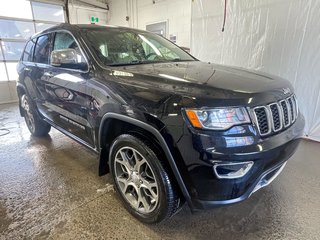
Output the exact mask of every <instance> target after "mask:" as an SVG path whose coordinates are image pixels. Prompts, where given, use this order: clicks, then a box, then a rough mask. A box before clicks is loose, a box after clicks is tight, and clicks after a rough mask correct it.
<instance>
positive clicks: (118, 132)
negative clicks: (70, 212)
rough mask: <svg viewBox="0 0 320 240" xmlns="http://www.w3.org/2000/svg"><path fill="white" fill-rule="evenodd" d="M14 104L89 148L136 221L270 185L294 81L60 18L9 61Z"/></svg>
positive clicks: (287, 134) (285, 153)
mask: <svg viewBox="0 0 320 240" xmlns="http://www.w3.org/2000/svg"><path fill="white" fill-rule="evenodd" d="M18 72H19V81H18V83H17V91H18V95H19V100H20V112H21V115H22V116H23V117H24V118H25V120H26V124H27V126H28V128H29V130H30V132H31V134H32V135H34V136H45V135H47V134H48V132H49V131H50V128H51V127H54V128H56V129H58V130H59V131H61V132H62V133H64V134H66V135H67V136H69V137H71V138H73V139H74V140H76V141H78V142H80V143H81V144H83V145H85V146H86V147H88V148H89V149H91V150H93V151H94V152H95V153H97V154H98V156H99V174H100V175H104V174H106V173H108V172H111V175H112V177H113V181H114V184H115V189H116V191H117V192H118V193H119V196H120V199H121V200H122V202H123V205H124V207H126V209H127V210H128V211H129V212H130V213H131V214H132V215H133V216H135V217H136V218H138V219H139V220H140V221H142V222H146V223H156V222H160V221H162V220H164V219H166V218H168V217H170V216H172V215H173V214H174V213H175V212H176V211H177V209H178V208H179V207H180V206H182V204H183V203H184V202H187V204H188V205H189V207H190V208H191V209H192V210H197V209H204V208H207V207H214V206H221V205H225V204H231V203H236V202H240V201H242V200H244V199H246V198H248V197H249V196H250V195H251V194H252V193H254V192H255V191H257V190H258V189H260V188H261V187H264V186H266V185H268V184H269V183H270V182H271V181H272V180H273V179H274V178H275V177H276V176H277V175H278V174H279V173H280V172H281V170H282V169H283V168H284V166H285V164H286V161H287V160H288V159H289V158H290V156H291V155H292V154H293V153H294V152H295V150H296V148H297V146H298V143H299V139H300V137H301V135H302V133H303V128H304V119H303V116H302V115H301V113H300V112H299V109H298V105H297V99H296V96H295V94H294V92H293V88H292V86H291V85H290V83H289V82H288V81H286V80H283V79H280V78H278V77H275V76H271V75H267V74H262V73H259V72H254V71H248V70H245V69H239V68H234V67H226V66H221V65H217V64H212V63H205V62H201V61H198V60H197V59H195V58H194V57H192V56H191V55H190V54H188V53H187V52H185V51H183V50H182V49H180V48H179V47H178V46H176V45H175V44H173V43H171V42H169V41H168V40H166V39H164V38H162V37H160V36H158V35H155V34H152V33H149V32H145V31H141V30H136V29H129V28H122V27H112V26H109V27H103V26H96V25H69V24H61V25H59V26H56V27H52V28H50V29H48V30H45V31H44V32H41V33H39V34H37V35H35V36H33V37H32V38H31V39H30V40H29V41H28V42H27V44H26V47H25V49H24V52H23V54H22V57H21V60H20V62H19V64H18Z"/></svg>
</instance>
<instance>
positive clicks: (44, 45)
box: [34, 35, 50, 64]
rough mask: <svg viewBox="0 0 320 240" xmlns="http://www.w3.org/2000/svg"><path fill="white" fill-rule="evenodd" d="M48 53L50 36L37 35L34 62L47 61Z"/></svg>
mask: <svg viewBox="0 0 320 240" xmlns="http://www.w3.org/2000/svg"><path fill="white" fill-rule="evenodd" d="M49 54H50V38H49V35H42V36H40V37H38V40H37V43H36V48H35V51H34V62H37V63H45V64H48V63H49Z"/></svg>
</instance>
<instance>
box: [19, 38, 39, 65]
mask: <svg viewBox="0 0 320 240" xmlns="http://www.w3.org/2000/svg"><path fill="white" fill-rule="evenodd" d="M35 41H36V40H35V39H31V40H30V41H29V42H28V43H27V45H26V47H25V49H24V52H23V57H22V60H23V61H25V62H32V60H33V59H32V56H33V50H34V46H35Z"/></svg>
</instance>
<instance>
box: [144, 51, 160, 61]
mask: <svg viewBox="0 0 320 240" xmlns="http://www.w3.org/2000/svg"><path fill="white" fill-rule="evenodd" d="M153 55H155V56H158V55H157V54H156V53H154V52H152V53H149V54H148V55H147V56H146V59H148V60H149V58H150V57H151V56H153Z"/></svg>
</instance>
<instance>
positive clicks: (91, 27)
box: [31, 23, 146, 38]
mask: <svg viewBox="0 0 320 240" xmlns="http://www.w3.org/2000/svg"><path fill="white" fill-rule="evenodd" d="M61 29H65V30H69V31H71V32H73V31H79V30H81V29H86V30H94V29H100V30H101V29H121V30H128V31H138V32H146V31H143V30H141V29H135V28H128V27H121V26H114V25H106V26H102V25H96V24H70V23H61V24H59V25H56V26H53V27H50V28H48V29H46V30H44V31H42V32H39V33H36V34H35V35H33V36H32V37H31V38H34V37H37V36H39V35H42V34H44V33H49V32H52V31H56V30H61Z"/></svg>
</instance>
